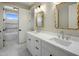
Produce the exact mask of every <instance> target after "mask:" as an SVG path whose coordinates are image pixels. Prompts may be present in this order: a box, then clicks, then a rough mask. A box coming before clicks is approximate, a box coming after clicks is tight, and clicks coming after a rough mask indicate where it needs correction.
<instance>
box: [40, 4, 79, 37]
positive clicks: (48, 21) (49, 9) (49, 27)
mask: <svg viewBox="0 0 79 59" xmlns="http://www.w3.org/2000/svg"><path fill="white" fill-rule="evenodd" d="M41 6H44V8H43V11H44V14H45V19H44V23H45V27H44V30H46V31H50V32H60V31H61V30H63V31H64V33H65V34H68V35H72V36H79V30H68V29H56V28H55V20H56V19H55V14H54V11H55V10H54V7H53V4H52V3H46V4H43V5H41Z"/></svg>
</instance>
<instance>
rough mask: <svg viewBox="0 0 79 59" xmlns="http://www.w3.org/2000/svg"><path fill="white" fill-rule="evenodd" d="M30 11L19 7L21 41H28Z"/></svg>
mask: <svg viewBox="0 0 79 59" xmlns="http://www.w3.org/2000/svg"><path fill="white" fill-rule="evenodd" d="M29 19H30V13H29V11H28V10H26V9H22V8H19V43H24V42H26V32H27V31H28V30H29V27H30V26H29Z"/></svg>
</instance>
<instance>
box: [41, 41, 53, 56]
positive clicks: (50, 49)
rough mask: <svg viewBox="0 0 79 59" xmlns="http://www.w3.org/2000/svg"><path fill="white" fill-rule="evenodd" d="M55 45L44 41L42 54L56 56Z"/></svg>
mask: <svg viewBox="0 0 79 59" xmlns="http://www.w3.org/2000/svg"><path fill="white" fill-rule="evenodd" d="M53 50H54V49H53V47H52V46H51V45H50V44H48V43H47V42H44V41H42V56H54V52H53Z"/></svg>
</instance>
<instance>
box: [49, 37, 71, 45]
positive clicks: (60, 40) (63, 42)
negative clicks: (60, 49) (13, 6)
mask: <svg viewBox="0 0 79 59" xmlns="http://www.w3.org/2000/svg"><path fill="white" fill-rule="evenodd" d="M50 40H51V41H55V42H56V43H58V44H60V45H64V46H70V45H71V43H72V42H70V41H67V40H63V39H58V38H53V39H50Z"/></svg>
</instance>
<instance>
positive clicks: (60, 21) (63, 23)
mask: <svg viewBox="0 0 79 59" xmlns="http://www.w3.org/2000/svg"><path fill="white" fill-rule="evenodd" d="M56 9H57V14H56V15H57V20H56V23H57V25H58V27H57V28H60V29H78V25H77V23H78V20H77V3H76V2H63V3H60V4H58V5H56Z"/></svg>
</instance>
